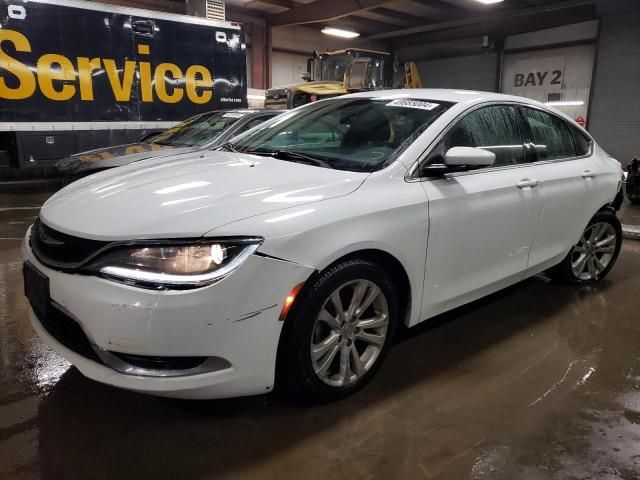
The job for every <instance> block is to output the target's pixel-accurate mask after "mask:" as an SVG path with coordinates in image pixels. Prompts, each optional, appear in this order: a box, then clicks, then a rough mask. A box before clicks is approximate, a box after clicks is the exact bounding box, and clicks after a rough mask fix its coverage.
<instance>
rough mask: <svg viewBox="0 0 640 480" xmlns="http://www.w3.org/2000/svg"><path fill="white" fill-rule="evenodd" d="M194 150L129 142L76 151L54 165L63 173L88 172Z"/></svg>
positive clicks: (191, 148)
mask: <svg viewBox="0 0 640 480" xmlns="http://www.w3.org/2000/svg"><path fill="white" fill-rule="evenodd" d="M190 150H195V149H194V148H193V147H172V146H170V145H159V144H156V143H130V144H127V145H117V146H115V147H107V148H99V149H96V150H90V151H88V152H82V153H77V154H75V155H72V156H71V157H68V158H65V159H63V160H60V161H59V162H58V163H56V167H58V170H59V171H60V172H61V173H64V174H77V173H89V172H91V171H94V170H104V169H107V168H113V167H120V166H122V165H128V164H130V163H133V162H139V161H140V160H146V159H148V158H158V157H165V156H167V155H176V154H179V153H184V152H188V151H190Z"/></svg>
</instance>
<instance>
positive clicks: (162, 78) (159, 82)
mask: <svg viewBox="0 0 640 480" xmlns="http://www.w3.org/2000/svg"><path fill="white" fill-rule="evenodd" d="M167 73H170V74H171V75H172V77H170V78H167V76H166V75H167ZM154 79H155V84H156V94H157V95H158V98H159V99H160V100H162V101H163V102H165V103H177V102H179V101H180V100H182V96H183V95H184V91H183V89H182V88H178V87H173V93H171V94H169V93H168V92H167V81H171V80H182V71H180V67H178V66H177V65H174V64H173V63H161V64H160V65H158V67H157V68H156V74H155V76H154Z"/></svg>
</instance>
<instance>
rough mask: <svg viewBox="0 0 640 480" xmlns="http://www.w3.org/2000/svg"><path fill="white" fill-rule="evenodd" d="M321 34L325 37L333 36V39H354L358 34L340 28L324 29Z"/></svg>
mask: <svg viewBox="0 0 640 480" xmlns="http://www.w3.org/2000/svg"><path fill="white" fill-rule="evenodd" d="M322 33H324V34H325V35H333V36H334V37H342V38H356V37H359V36H360V34H359V33H358V32H352V31H351V30H342V29H341V28H333V27H324V28H323V29H322Z"/></svg>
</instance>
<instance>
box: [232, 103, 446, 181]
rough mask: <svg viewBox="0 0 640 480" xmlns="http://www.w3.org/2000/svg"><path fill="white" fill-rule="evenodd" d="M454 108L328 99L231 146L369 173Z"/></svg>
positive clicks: (424, 104) (261, 153) (240, 149)
mask: <svg viewBox="0 0 640 480" xmlns="http://www.w3.org/2000/svg"><path fill="white" fill-rule="evenodd" d="M450 106H451V104H450V103H445V102H437V101H431V100H418V99H409V98H400V99H399V98H393V99H392V98H385V97H379V98H336V99H330V100H324V101H321V102H316V103H312V104H309V105H305V106H304V107H301V108H298V109H296V110H292V111H290V112H288V113H285V114H283V115H281V116H280V117H279V118H278V119H276V120H275V121H273V122H269V123H268V124H266V125H265V126H264V127H263V126H258V128H257V129H254V130H253V131H252V132H249V133H248V134H247V135H245V136H243V137H241V138H239V139H237V140H235V141H233V142H232V143H231V144H230V145H229V148H231V149H233V150H236V151H240V152H245V153H253V154H258V155H268V156H273V157H275V158H280V159H282V160H289V161H300V162H302V163H305V162H306V163H311V164H315V165H319V166H324V167H328V168H335V169H339V170H351V171H365V172H370V171H374V170H377V169H379V168H382V167H383V166H385V165H388V164H389V163H391V162H392V161H393V160H394V159H395V158H397V156H398V155H399V154H400V153H401V152H402V151H404V149H405V148H406V147H407V146H408V145H410V144H411V143H412V142H413V141H414V140H415V139H416V138H417V136H418V135H419V134H420V133H422V132H423V131H424V129H425V128H426V127H427V126H428V125H430V124H431V123H432V122H433V121H434V120H435V119H436V118H438V117H439V116H440V115H442V113H443V112H445V111H446V110H447V109H448V108H449V107H450ZM285 157H286V158H285ZM304 157H306V160H305V158H304Z"/></svg>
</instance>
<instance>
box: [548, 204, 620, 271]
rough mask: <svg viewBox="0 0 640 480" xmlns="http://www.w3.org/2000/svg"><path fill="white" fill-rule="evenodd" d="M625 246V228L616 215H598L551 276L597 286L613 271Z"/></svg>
mask: <svg viewBox="0 0 640 480" xmlns="http://www.w3.org/2000/svg"><path fill="white" fill-rule="evenodd" d="M621 247H622V226H621V225H620V220H618V217H616V215H615V214H614V213H613V212H604V211H602V212H598V213H597V214H596V215H595V216H594V217H593V218H592V219H591V221H590V222H589V224H588V225H587V228H586V229H585V231H584V233H583V234H582V237H581V238H580V241H578V243H577V244H576V245H574V247H573V248H572V249H571V251H570V252H569V254H568V255H567V256H566V257H565V259H564V260H563V261H562V263H560V264H559V265H558V266H556V267H554V268H553V269H551V270H550V271H549V274H550V275H551V276H552V277H553V278H556V279H558V280H561V281H565V282H568V283H582V284H588V283H594V282H597V281H599V280H602V279H603V278H604V277H605V276H606V275H607V274H608V273H609V272H610V271H611V269H612V268H613V266H614V264H615V263H616V260H617V259H618V255H619V253H620V248H621Z"/></svg>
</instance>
